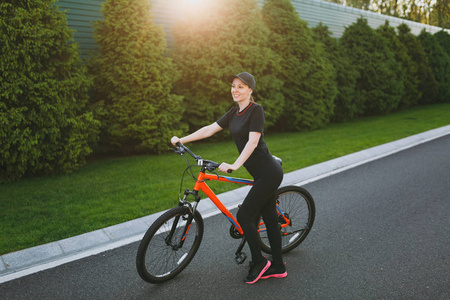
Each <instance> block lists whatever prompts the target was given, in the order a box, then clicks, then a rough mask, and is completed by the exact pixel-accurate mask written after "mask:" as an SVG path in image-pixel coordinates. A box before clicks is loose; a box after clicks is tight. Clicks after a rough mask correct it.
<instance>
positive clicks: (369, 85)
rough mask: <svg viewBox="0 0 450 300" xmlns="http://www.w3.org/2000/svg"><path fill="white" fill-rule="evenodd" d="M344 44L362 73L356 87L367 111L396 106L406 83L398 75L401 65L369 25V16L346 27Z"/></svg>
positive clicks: (389, 109) (342, 41)
mask: <svg viewBox="0 0 450 300" xmlns="http://www.w3.org/2000/svg"><path fill="white" fill-rule="evenodd" d="M341 43H342V46H343V47H344V48H345V51H347V55H349V57H350V58H351V62H352V64H353V65H354V66H355V67H356V69H357V70H358V72H359V75H360V76H359V78H358V80H357V84H356V89H357V92H358V93H359V97H361V103H362V104H363V107H362V110H363V111H364V114H366V115H374V114H381V113H387V112H389V111H392V110H394V109H396V108H397V107H398V104H399V102H400V99H401V96H402V94H403V93H404V92H403V90H404V86H403V82H402V81H401V78H399V74H400V72H399V70H400V68H401V66H400V64H399V63H398V62H397V61H395V58H394V54H393V53H392V52H391V51H390V50H389V48H388V46H387V44H386V41H385V40H384V39H383V38H382V37H381V36H380V35H378V34H377V33H376V32H375V30H373V29H372V28H370V27H369V25H368V24H367V19H364V18H359V19H358V20H357V21H356V23H354V24H352V25H350V26H349V27H347V28H346V29H345V31H344V34H343V36H342V37H341ZM359 110H361V109H359Z"/></svg>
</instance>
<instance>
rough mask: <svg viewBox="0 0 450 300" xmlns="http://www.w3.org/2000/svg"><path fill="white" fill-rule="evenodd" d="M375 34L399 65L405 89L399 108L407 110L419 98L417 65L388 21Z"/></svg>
mask: <svg viewBox="0 0 450 300" xmlns="http://www.w3.org/2000/svg"><path fill="white" fill-rule="evenodd" d="M377 32H378V33H379V34H380V35H381V36H382V37H384V38H385V39H386V41H387V44H388V47H389V49H390V50H391V51H392V52H393V53H394V58H395V60H396V61H397V62H399V63H400V64H401V70H400V72H401V74H400V76H401V80H402V81H403V83H404V86H405V89H404V94H403V95H402V98H401V100H400V103H399V107H400V108H407V107H411V106H413V105H416V104H417V103H418V102H419V99H420V97H421V95H420V92H419V91H418V82H419V79H418V77H417V65H416V64H414V63H413V61H412V59H411V57H410V56H409V54H408V50H407V49H406V46H405V45H404V44H403V43H402V42H401V41H400V40H399V39H398V36H397V33H396V31H395V28H394V27H391V26H389V21H386V23H385V24H384V25H382V26H380V27H379V28H378V29H377Z"/></svg>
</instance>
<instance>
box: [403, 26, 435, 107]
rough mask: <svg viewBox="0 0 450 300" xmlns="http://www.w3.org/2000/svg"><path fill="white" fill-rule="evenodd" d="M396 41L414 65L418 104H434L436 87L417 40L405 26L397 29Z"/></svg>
mask: <svg viewBox="0 0 450 300" xmlns="http://www.w3.org/2000/svg"><path fill="white" fill-rule="evenodd" d="M397 31H398V39H399V41H400V42H401V43H402V44H403V45H405V47H406V50H407V51H408V55H409V57H411V60H412V62H413V64H415V69H416V70H417V71H416V75H417V78H418V86H417V89H418V91H419V93H420V98H419V104H428V103H434V102H436V99H437V92H438V85H437V81H436V78H435V77H434V74H433V71H432V70H431V67H430V65H429V64H428V58H427V55H426V53H425V50H424V49H423V46H422V44H421V43H420V41H419V39H418V38H417V37H416V36H415V35H413V34H412V33H411V29H410V28H409V27H408V25H406V24H404V23H403V24H401V25H399V26H398V27H397Z"/></svg>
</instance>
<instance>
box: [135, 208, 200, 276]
mask: <svg viewBox="0 0 450 300" xmlns="http://www.w3.org/2000/svg"><path fill="white" fill-rule="evenodd" d="M190 216H192V213H191V211H190V209H189V208H188V207H186V206H179V207H175V208H172V209H170V210H168V211H167V212H165V213H164V214H162V215H161V216H160V217H159V218H158V219H157V220H156V221H155V222H154V223H153V224H152V225H151V226H150V228H149V229H148V230H147V232H146V233H145V235H144V237H143V238H142V240H141V243H140V244H139V248H138V251H137V255H136V268H137V271H138V273H139V276H140V277H141V278H142V279H143V280H145V281H147V282H150V283H162V282H165V281H167V280H170V279H172V278H174V277H175V276H177V275H178V274H179V273H180V272H181V271H183V269H184V268H186V266H187V265H188V264H189V263H190V262H191V260H192V259H193V258H194V256H195V254H196V253H197V250H198V247H199V246H200V243H201V241H202V238H203V229H204V224H203V218H202V216H201V215H200V213H199V212H198V211H195V214H194V216H193V219H192V223H191V225H190V227H189V231H188V234H187V235H186V237H185V239H184V243H183V245H182V247H181V248H179V249H176V246H175V245H176V244H177V243H178V242H179V241H180V239H181V238H182V235H183V232H184V228H185V225H186V223H187V219H188V218H189V217H190ZM177 217H179V218H178V223H179V224H178V225H177V226H176V228H175V231H174V234H173V238H172V240H171V241H167V239H168V236H169V235H170V231H171V228H172V225H173V223H174V221H175V220H176V218H177ZM172 241H173V242H172Z"/></svg>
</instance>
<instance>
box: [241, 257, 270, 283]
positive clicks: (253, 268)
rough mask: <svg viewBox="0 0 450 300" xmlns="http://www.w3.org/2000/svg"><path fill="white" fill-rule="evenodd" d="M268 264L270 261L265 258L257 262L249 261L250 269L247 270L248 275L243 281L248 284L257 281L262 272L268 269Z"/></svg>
mask: <svg viewBox="0 0 450 300" xmlns="http://www.w3.org/2000/svg"><path fill="white" fill-rule="evenodd" d="M270 264H271V263H270V261H269V260H267V259H266V260H265V261H262V262H261V263H258V264H254V263H253V262H250V271H249V272H248V276H247V277H246V278H245V279H244V282H245V283H248V284H253V283H255V282H257V281H258V280H259V279H260V278H261V276H262V275H263V274H264V272H266V271H267V269H269V267H270Z"/></svg>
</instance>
